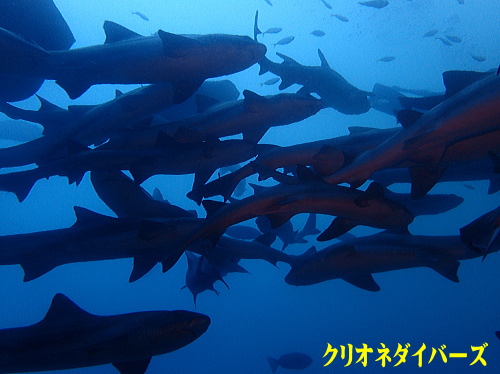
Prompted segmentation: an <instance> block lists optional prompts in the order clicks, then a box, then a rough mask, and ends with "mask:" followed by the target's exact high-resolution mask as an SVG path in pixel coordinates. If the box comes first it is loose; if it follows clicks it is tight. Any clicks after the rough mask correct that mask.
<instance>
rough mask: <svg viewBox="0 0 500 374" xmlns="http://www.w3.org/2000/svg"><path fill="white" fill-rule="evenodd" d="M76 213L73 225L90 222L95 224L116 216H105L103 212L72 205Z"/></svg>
mask: <svg viewBox="0 0 500 374" xmlns="http://www.w3.org/2000/svg"><path fill="white" fill-rule="evenodd" d="M73 209H74V211H75V215H76V222H75V223H74V225H73V226H75V225H90V224H96V223H98V222H103V221H107V220H110V221H111V220H115V219H116V218H113V217H109V216H105V215H103V214H99V213H96V212H93V211H91V210H89V209H86V208H83V207H81V206H75V207H73Z"/></svg>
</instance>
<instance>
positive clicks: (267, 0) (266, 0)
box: [264, 0, 273, 6]
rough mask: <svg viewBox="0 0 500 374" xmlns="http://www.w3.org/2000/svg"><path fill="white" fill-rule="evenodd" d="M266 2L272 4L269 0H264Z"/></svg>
mask: <svg viewBox="0 0 500 374" xmlns="http://www.w3.org/2000/svg"><path fill="white" fill-rule="evenodd" d="M264 1H265V2H266V3H268V4H269V5H271V6H273V3H271V0H264Z"/></svg>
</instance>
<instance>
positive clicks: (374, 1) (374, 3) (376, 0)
mask: <svg viewBox="0 0 500 374" xmlns="http://www.w3.org/2000/svg"><path fill="white" fill-rule="evenodd" d="M359 4H361V5H364V6H369V7H371V8H377V9H382V8H384V7H386V6H387V5H389V2H388V1H387V0H371V1H363V2H359Z"/></svg>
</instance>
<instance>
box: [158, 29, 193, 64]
mask: <svg viewBox="0 0 500 374" xmlns="http://www.w3.org/2000/svg"><path fill="white" fill-rule="evenodd" d="M158 36H159V37H160V39H161V41H162V42H163V51H164V53H165V55H167V56H169V57H172V58H179V57H184V56H186V54H187V52H186V51H187V48H189V47H193V46H196V47H198V46H200V45H201V43H200V42H199V41H198V40H196V39H192V38H188V37H186V36H182V35H177V34H172V33H169V32H166V31H163V30H158Z"/></svg>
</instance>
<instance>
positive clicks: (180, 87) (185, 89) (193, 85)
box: [172, 80, 203, 110]
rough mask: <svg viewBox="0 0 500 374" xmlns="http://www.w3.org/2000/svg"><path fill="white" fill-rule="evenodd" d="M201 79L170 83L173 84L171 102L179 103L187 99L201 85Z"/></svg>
mask: <svg viewBox="0 0 500 374" xmlns="http://www.w3.org/2000/svg"><path fill="white" fill-rule="evenodd" d="M202 83H203V81H198V80H193V81H179V82H174V83H172V84H173V86H174V97H173V98H172V103H173V104H180V103H182V102H184V101H186V100H187V99H189V98H190V97H191V96H192V95H193V94H194V93H195V92H196V90H197V89H198V88H200V86H201V85H202ZM198 110H199V108H198Z"/></svg>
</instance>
